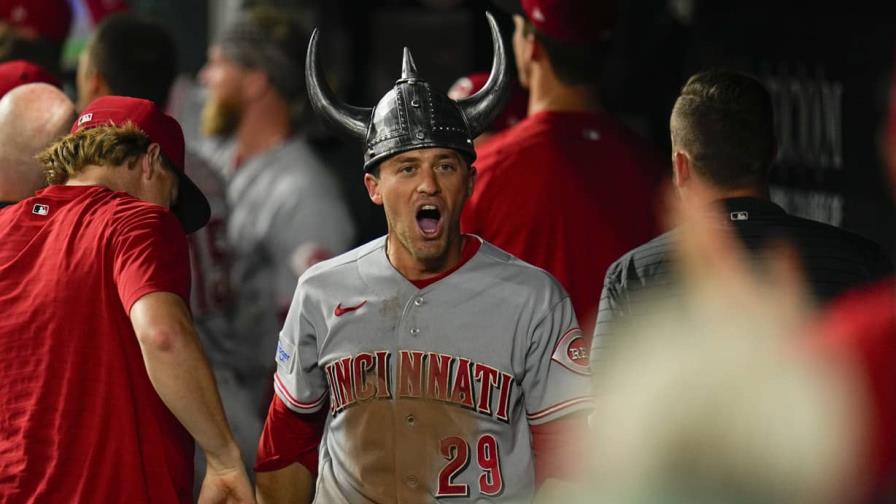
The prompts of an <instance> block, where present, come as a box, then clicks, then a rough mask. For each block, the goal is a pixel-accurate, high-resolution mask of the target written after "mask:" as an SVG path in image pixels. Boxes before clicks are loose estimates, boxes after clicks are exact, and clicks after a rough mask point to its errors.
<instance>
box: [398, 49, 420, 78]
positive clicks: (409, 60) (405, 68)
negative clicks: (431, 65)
mask: <svg viewBox="0 0 896 504" xmlns="http://www.w3.org/2000/svg"><path fill="white" fill-rule="evenodd" d="M416 78H417V65H416V64H415V63H414V57H413V56H411V50H410V49H408V48H407V47H405V48H404V54H402V58H401V79H400V80H399V82H401V81H408V80H411V79H416Z"/></svg>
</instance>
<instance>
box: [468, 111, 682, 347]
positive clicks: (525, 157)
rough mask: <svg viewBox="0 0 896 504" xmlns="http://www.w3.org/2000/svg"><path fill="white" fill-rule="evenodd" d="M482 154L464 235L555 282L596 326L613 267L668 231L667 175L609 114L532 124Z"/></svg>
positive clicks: (555, 116) (562, 115) (560, 115)
mask: <svg viewBox="0 0 896 504" xmlns="http://www.w3.org/2000/svg"><path fill="white" fill-rule="evenodd" d="M477 154H478V160H477V161H476V164H475V165H476V168H477V171H478V176H477V179H476V185H475V187H474V190H473V196H472V197H471V198H470V200H469V201H468V202H467V205H466V208H465V209H464V213H463V217H462V221H461V229H462V230H463V232H465V233H473V234H477V235H479V236H481V237H483V238H485V239H486V240H488V241H490V242H492V243H493V244H495V245H497V246H498V247H501V248H503V249H504V250H506V251H507V252H510V253H511V254H513V255H515V256H517V257H519V258H520V259H523V260H524V261H527V262H529V263H531V264H534V265H535V266H538V267H540V268H543V269H545V270H547V271H548V272H550V273H551V274H552V275H554V276H555V277H556V278H557V280H559V281H560V283H561V284H562V285H563V287H564V288H565V289H566V290H567V292H568V293H569V295H570V298H571V299H572V303H573V306H574V308H575V311H576V316H577V317H578V320H579V323H580V324H582V326H583V329H584V328H585V327H586V326H589V327H591V326H593V323H594V319H595V316H596V314H597V305H598V301H599V300H600V292H601V285H603V280H604V274H605V272H606V269H607V267H609V265H610V263H612V262H613V261H614V260H616V259H617V258H619V256H621V255H622V254H623V253H625V252H627V251H628V250H629V249H631V248H633V247H635V246H637V245H640V244H642V243H644V242H646V241H647V240H649V239H650V238H652V237H653V236H655V235H656V234H657V233H658V231H659V228H658V225H657V222H656V214H655V211H654V209H655V207H656V205H657V202H658V189H659V183H660V181H661V179H662V176H663V174H664V173H665V172H667V171H668V169H666V168H663V167H662V163H661V162H660V161H659V160H658V158H657V157H656V156H655V155H654V154H653V149H652V148H651V147H649V146H648V145H647V144H646V143H645V142H644V141H643V140H640V139H639V138H637V137H636V136H635V135H634V134H633V133H631V132H629V131H628V130H626V129H625V128H624V127H623V126H622V125H621V124H619V123H618V122H617V121H616V120H614V119H612V118H611V117H609V116H607V115H606V114H604V113H602V112H541V113H538V114H535V115H532V116H529V117H528V118H526V119H525V120H524V121H522V122H520V123H519V124H517V125H516V126H514V127H513V128H510V129H509V130H505V131H504V132H503V133H501V134H500V135H498V136H496V137H495V138H494V139H492V140H491V141H489V142H488V143H487V144H486V145H484V146H483V147H482V148H481V150H480V151H478V152H477ZM584 332H585V334H589V335H590V334H591V331H589V330H585V331H584Z"/></svg>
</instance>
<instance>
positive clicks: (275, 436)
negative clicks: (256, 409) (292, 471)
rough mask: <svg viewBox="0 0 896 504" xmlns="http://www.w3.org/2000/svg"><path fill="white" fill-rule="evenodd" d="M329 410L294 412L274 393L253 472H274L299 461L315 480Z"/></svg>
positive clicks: (259, 441)
mask: <svg viewBox="0 0 896 504" xmlns="http://www.w3.org/2000/svg"><path fill="white" fill-rule="evenodd" d="M328 411H329V408H327V407H326V406H324V407H322V408H320V410H318V411H316V412H314V413H308V414H300V413H296V412H294V411H292V410H290V409H289V408H287V407H286V404H284V403H283V401H282V400H281V399H280V397H278V396H277V395H276V394H275V395H274V399H273V400H272V401H271V406H270V408H269V409H268V417H267V420H265V423H264V430H263V431H262V433H261V439H259V440H258V452H257V453H256V460H255V472H269V471H276V470H279V469H283V468H284V467H286V466H288V465H290V464H292V463H295V462H298V463H300V464H302V465H303V466H305V468H306V469H308V471H309V472H310V473H311V475H312V476H313V477H315V478H316V477H317V455H318V447H319V446H320V441H321V438H322V437H323V434H324V424H325V422H326V419H327V412H328Z"/></svg>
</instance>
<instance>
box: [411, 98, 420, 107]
mask: <svg viewBox="0 0 896 504" xmlns="http://www.w3.org/2000/svg"><path fill="white" fill-rule="evenodd" d="M411 106H412V107H419V106H420V100H418V99H416V98H414V99H413V100H411Z"/></svg>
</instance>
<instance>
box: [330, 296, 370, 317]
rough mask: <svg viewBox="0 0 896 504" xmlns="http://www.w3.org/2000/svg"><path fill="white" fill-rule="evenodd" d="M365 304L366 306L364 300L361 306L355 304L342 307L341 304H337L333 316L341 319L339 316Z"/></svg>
mask: <svg viewBox="0 0 896 504" xmlns="http://www.w3.org/2000/svg"><path fill="white" fill-rule="evenodd" d="M366 304H367V300H366V299H365V300H364V301H362V302H361V304H356V305H355V306H345V307H343V306H342V303H339V304H338V305H336V309H335V310H334V311H333V315H336V316H337V317H341V316H343V315H345V314H346V313H348V312H353V311H355V310H357V309H358V308H360V307H362V306H364V305H366Z"/></svg>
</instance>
